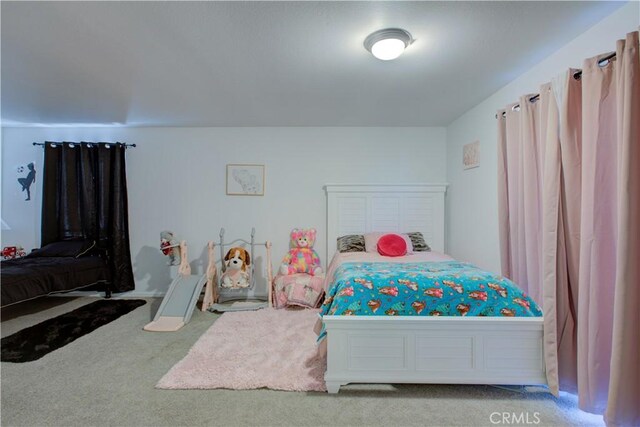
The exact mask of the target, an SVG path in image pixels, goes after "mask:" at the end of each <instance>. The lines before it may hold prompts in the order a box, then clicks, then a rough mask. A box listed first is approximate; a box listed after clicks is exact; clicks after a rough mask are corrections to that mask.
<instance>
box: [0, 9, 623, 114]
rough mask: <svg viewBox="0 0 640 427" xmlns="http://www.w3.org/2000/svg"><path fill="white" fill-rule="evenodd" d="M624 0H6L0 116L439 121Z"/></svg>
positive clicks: (473, 102)
mask: <svg viewBox="0 0 640 427" xmlns="http://www.w3.org/2000/svg"><path fill="white" fill-rule="evenodd" d="M622 4H623V3H619V2H609V1H604V2H595V1H586V2H582V1H568V2H558V1H551V2H542V1H535V2H399V1H393V2H242V1H236V2H57V1H56V2H4V1H3V2H2V3H1V13H2V27H1V31H2V46H1V47H2V50H1V55H2V58H1V59H2V63H1V70H0V71H1V83H2V123H3V125H5V126H11V125H23V124H31V125H41V124H63V125H78V126H79V125H128V126H443V125H447V124H449V123H450V122H451V121H452V120H454V119H456V118H457V117H458V116H460V115H461V114H462V113H464V112H465V111H467V110H468V109H469V108H471V107H473V106H474V105H476V104H477V103H479V102H480V101H482V100H483V99H485V98H487V97H488V96H489V95H491V94H492V93H494V92H495V91H496V90H497V89H499V88H500V87H502V86H504V85H505V84H507V83H508V82H509V81H511V80H513V79H514V78H515V77H517V76H518V75H520V74H521V73H523V72H524V71H525V70H526V69H527V68H528V67H530V66H532V65H533V64H536V63H537V62H539V61H540V60H542V59H543V58H545V57H546V56H548V55H549V54H550V53H552V52H554V51H555V50H557V49H558V48H560V47H562V46H563V45H564V44H566V43H567V42H569V41H570V40H572V39H573V38H574V37H576V36H577V35H579V34H580V33H582V32H584V31H585V30H586V29H587V28H589V27H591V26H592V25H593V24H595V23H596V22H598V21H599V20H601V19H602V18H603V17H605V16H607V15H609V14H610V13H612V12H613V11H614V10H615V9H617V8H618V7H620V6H621V5H622ZM385 27H401V28H404V29H406V30H408V31H409V32H411V33H412V35H413V37H414V38H415V39H416V42H415V43H414V44H413V45H412V46H410V47H409V48H408V49H407V50H406V52H405V54H404V55H402V56H401V57H400V58H399V59H397V60H395V61H390V62H384V61H379V60H377V59H375V58H374V57H373V56H371V54H369V52H367V51H366V50H365V49H364V48H363V46H362V42H363V41H364V39H365V37H366V36H367V35H368V34H369V33H371V32H373V31H375V30H378V29H380V28H385Z"/></svg>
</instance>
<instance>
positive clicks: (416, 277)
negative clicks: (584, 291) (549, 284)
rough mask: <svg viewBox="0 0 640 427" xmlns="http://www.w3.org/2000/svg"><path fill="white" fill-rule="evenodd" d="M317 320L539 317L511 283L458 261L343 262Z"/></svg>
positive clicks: (526, 298) (530, 300)
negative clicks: (325, 317) (348, 317)
mask: <svg viewBox="0 0 640 427" xmlns="http://www.w3.org/2000/svg"><path fill="white" fill-rule="evenodd" d="M334 278H335V280H334V282H333V283H332V284H331V285H330V287H329V289H328V290H327V297H326V299H325V302H324V305H323V307H322V313H321V315H365V316H508V317H511V316H525V317H533V316H542V310H540V307H538V305H537V304H536V303H535V301H533V300H532V299H531V298H530V297H529V296H528V295H526V294H525V293H524V292H523V291H522V290H521V289H520V288H518V287H517V286H516V285H515V284H514V283H513V282H511V281H510V280H509V279H506V278H504V277H501V276H498V275H496V274H493V273H489V272H486V271H483V270H480V269H478V268H476V267H474V266H473V265H471V264H467V263H463V262H459V261H447V262H418V263H401V264H398V263H387V262H382V263H381V262H364V263H357V262H352V263H344V264H342V265H341V266H340V267H339V268H338V269H337V270H336V273H335V275H334Z"/></svg>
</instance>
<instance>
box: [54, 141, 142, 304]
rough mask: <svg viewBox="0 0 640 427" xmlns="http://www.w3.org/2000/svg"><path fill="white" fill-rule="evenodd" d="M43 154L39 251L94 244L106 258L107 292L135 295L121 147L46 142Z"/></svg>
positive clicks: (105, 144) (110, 144)
mask: <svg viewBox="0 0 640 427" xmlns="http://www.w3.org/2000/svg"><path fill="white" fill-rule="evenodd" d="M44 150H45V151H44V170H43V195H42V246H44V245H46V244H48V243H52V242H57V241H60V240H74V239H86V240H89V239H90V240H95V241H96V243H97V245H98V248H100V249H102V250H104V251H105V252H106V254H107V260H108V261H107V262H108V265H109V269H110V272H111V282H112V285H111V289H112V290H113V291H115V292H124V291H129V290H132V289H134V288H135V284H134V281H133V271H132V268H131V252H130V249H129V220H128V207H127V179H126V167H125V150H126V147H125V145H124V144H120V143H117V144H112V143H84V142H83V143H70V142H63V143H52V142H47V143H45V148H44Z"/></svg>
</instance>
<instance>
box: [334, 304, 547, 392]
mask: <svg viewBox="0 0 640 427" xmlns="http://www.w3.org/2000/svg"><path fill="white" fill-rule="evenodd" d="M323 319H324V322H325V324H326V328H327V372H326V374H325V380H326V383H327V390H328V391H329V393H337V392H338V390H339V389H340V386H341V385H345V384H348V383H435V384H504V385H506V384H511V385H515V384H520V385H533V384H546V376H545V370H544V359H543V349H542V342H543V341H542V335H543V334H542V325H543V320H542V318H541V317H510V318H507V317H411V316H403V317H389V316H324V318H323Z"/></svg>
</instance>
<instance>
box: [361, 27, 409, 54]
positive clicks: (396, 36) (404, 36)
mask: <svg viewBox="0 0 640 427" xmlns="http://www.w3.org/2000/svg"><path fill="white" fill-rule="evenodd" d="M413 42H414V40H413V37H411V34H410V33H409V32H408V31H406V30H403V29H402V28H385V29H384V30H378V31H375V32H373V33H371V34H369V35H368V36H367V38H366V39H364V48H365V49H367V50H368V51H369V52H371V54H372V55H373V56H375V57H376V58H378V59H381V60H383V61H389V60H391V59H396V58H397V57H398V56H400V55H402V52H404V50H405V48H406V47H407V46H409V45H410V44H411V43H413Z"/></svg>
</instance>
